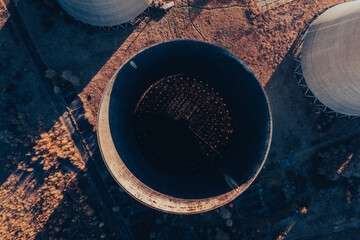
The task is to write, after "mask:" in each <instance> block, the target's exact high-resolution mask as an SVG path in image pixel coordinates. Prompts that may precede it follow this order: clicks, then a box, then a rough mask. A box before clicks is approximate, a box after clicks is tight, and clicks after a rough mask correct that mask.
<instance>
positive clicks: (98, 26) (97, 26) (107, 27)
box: [56, 0, 152, 30]
mask: <svg viewBox="0 0 360 240" xmlns="http://www.w3.org/2000/svg"><path fill="white" fill-rule="evenodd" d="M144 1H145V2H146V3H147V7H146V8H144V9H143V10H142V11H139V13H138V14H137V15H136V16H134V17H131V18H127V20H124V21H120V22H118V23H116V24H105V23H104V24H94V23H91V22H89V21H85V20H82V19H80V18H79V17H76V16H74V15H73V14H71V11H69V9H68V7H67V6H66V5H64V4H63V3H62V1H59V0H57V1H56V2H57V4H59V5H60V7H61V8H62V10H63V12H64V13H65V14H66V15H68V16H69V17H71V18H72V19H74V20H75V21H77V22H79V23H80V24H83V25H84V26H85V27H89V28H94V29H96V30H110V29H112V30H114V29H116V30H118V29H119V27H121V28H122V29H123V28H126V27H127V24H128V23H129V22H131V21H132V20H135V19H138V18H141V17H142V16H143V15H144V14H145V15H146V14H147V13H149V12H147V10H148V9H149V8H151V7H152V6H151V5H150V3H151V2H150V0H144Z"/></svg>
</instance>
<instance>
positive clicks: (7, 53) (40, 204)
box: [0, 14, 113, 240]
mask: <svg viewBox="0 0 360 240" xmlns="http://www.w3.org/2000/svg"><path fill="white" fill-rule="evenodd" d="M2 16H6V18H2V20H3V21H2V25H0V52H1V54H0V122H1V124H0V184H1V186H0V212H1V214H0V215H1V217H0V239H4V240H5V239H35V238H36V239H55V238H59V237H63V239H74V238H77V239H100V238H101V236H103V237H104V236H105V237H106V236H108V238H111V237H112V234H113V233H112V232H109V230H108V228H107V226H106V225H105V224H104V222H103V217H102V215H101V214H99V213H98V212H95V210H94V209H93V207H92V204H91V203H90V201H89V199H90V192H91V191H89V190H88V186H87V185H88V181H89V177H88V175H87V169H86V167H85V163H84V161H83V160H82V159H81V158H80V156H79V153H78V152H77V149H76V148H75V146H74V144H73V142H72V140H71V138H70V135H69V133H68V130H67V128H66V126H65V125H64V123H63V121H62V118H60V116H59V113H58V112H57V111H56V110H55V107H54V105H53V104H52V102H51V100H50V98H49V96H48V93H47V91H46V89H45V87H44V86H43V85H42V83H41V81H40V80H39V79H40V76H39V74H38V72H37V70H36V67H35V65H34V64H33V62H32V59H31V58H30V56H29V55H28V53H27V50H26V48H25V47H24V45H23V42H22V39H21V37H20V35H19V34H18V32H17V29H16V26H15V25H14V23H13V22H12V20H11V16H9V14H6V15H2Z"/></svg>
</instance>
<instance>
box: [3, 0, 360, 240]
mask: <svg viewBox="0 0 360 240" xmlns="http://www.w3.org/2000/svg"><path fill="white" fill-rule="evenodd" d="M279 2H280V1H272V2H271V4H266V5H263V4H261V1H250V0H177V1H175V7H174V8H172V9H171V10H170V11H169V12H167V13H163V12H160V11H156V10H154V9H152V10H151V11H150V13H149V15H148V16H144V17H142V18H141V21H137V22H135V23H134V25H133V26H129V27H128V28H127V29H122V30H119V31H110V32H101V31H95V30H92V29H87V28H83V27H81V26H80V25H79V24H78V23H77V22H76V21H74V20H73V19H72V18H71V17H69V16H68V15H67V14H66V13H64V12H63V10H62V9H61V8H60V7H59V6H58V5H57V3H56V1H55V0H47V1H45V0H44V1H43V0H18V1H10V0H6V1H5V2H4V1H3V0H0V17H1V19H0V120H1V121H0V239H217V240H220V239H224V240H226V239H324V240H325V239H357V238H358V231H359V227H360V219H359V214H360V210H359V207H358V206H359V203H360V198H359V196H360V189H359V187H358V186H359V171H360V168H359V166H360V165H359V163H358V161H359V159H360V158H359V154H360V153H359V150H358V147H357V145H358V142H359V139H360V137H359V134H360V132H359V130H358V129H360V128H359V127H360V121H359V119H355V120H347V119H336V118H335V117H334V116H332V115H330V116H329V115H324V114H323V113H320V112H319V111H318V110H317V109H316V108H314V107H313V106H312V105H311V103H310V102H309V101H307V100H306V99H305V98H303V96H302V92H301V91H300V89H299V88H298V87H297V84H296V79H295V77H294V74H293V73H294V67H293V56H292V49H293V48H294V43H295V41H296V39H297V37H298V36H299V34H300V32H301V31H302V30H303V29H304V27H306V25H307V24H308V23H309V22H310V20H311V19H312V18H313V17H314V16H315V15H316V14H317V13H319V12H321V11H322V10H324V9H326V8H327V7H330V6H333V5H335V4H338V3H343V2H347V1H346V0H293V1H287V2H285V3H283V4H280V3H279ZM7 9H9V10H10V11H8V10H7ZM189 38H190V39H197V40H203V41H208V42H211V43H215V44H218V45H220V46H222V47H224V48H226V49H228V50H229V51H231V52H233V53H234V54H235V55H237V56H238V57H239V58H240V59H242V60H243V61H244V62H245V63H246V64H247V65H248V66H249V68H250V69H251V70H252V71H253V72H254V73H255V75H256V76H257V77H258V79H259V81H260V82H261V83H262V85H263V86H264V88H265V90H266V93H267V95H268V97H269V101H270V105H271V108H272V114H273V121H274V135H273V143H272V147H271V151H270V155H269V158H268V160H267V164H266V166H265V169H264V170H263V171H262V172H261V174H260V175H259V176H258V178H257V180H256V181H255V182H254V184H253V185H252V186H251V187H250V188H249V189H248V190H247V191H245V192H244V193H243V194H242V195H241V196H240V197H239V198H237V199H236V200H235V201H234V202H232V203H230V204H228V205H226V206H224V207H222V208H220V209H218V210H215V211H212V212H209V213H205V214H201V215H194V216H186V217H184V216H177V215H168V214H162V213H160V212H156V211H153V210H151V209H149V208H147V207H145V206H142V205H140V204H139V203H137V202H136V201H134V200H133V199H131V198H130V197H129V196H128V195H127V194H126V193H124V192H123V191H122V190H121V189H120V188H119V187H118V185H117V184H116V183H115V182H114V180H112V178H111V176H109V174H108V172H107V170H106V168H105V167H104V166H103V165H104V164H103V162H102V160H101V156H100V154H99V152H97V151H96V150H94V149H96V135H95V131H96V119H97V112H98V107H99V103H100V100H101V96H102V92H103V91H104V89H105V87H106V84H107V83H108V81H109V80H110V78H111V77H112V76H113V75H114V74H115V73H116V70H117V69H118V68H119V67H120V66H121V65H122V64H123V63H124V62H125V61H127V60H128V59H129V58H130V57H131V56H132V55H134V54H136V53H137V52H138V51H140V50H142V49H144V48H146V47H148V46H151V45H153V44H155V43H159V42H162V41H168V40H172V39H189ZM334 159H336V161H334ZM101 186H103V187H101Z"/></svg>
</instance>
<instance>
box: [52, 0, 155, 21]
mask: <svg viewBox="0 0 360 240" xmlns="http://www.w3.org/2000/svg"><path fill="white" fill-rule="evenodd" d="M57 1H58V2H59V4H60V5H61V6H62V7H63V8H64V9H65V11H66V12H67V13H69V14H70V15H71V16H73V17H74V18H75V19H77V20H79V21H82V22H84V23H87V24H90V25H94V26H99V27H110V26H116V25H119V24H122V23H126V22H128V21H130V20H132V19H134V18H135V17H137V16H138V15H140V14H141V13H142V12H143V11H144V10H145V9H146V8H148V7H149V2H150V0H101V1H100V0H57Z"/></svg>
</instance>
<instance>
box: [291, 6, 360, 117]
mask: <svg viewBox="0 0 360 240" xmlns="http://www.w3.org/2000/svg"><path fill="white" fill-rule="evenodd" d="M299 62H300V63H301V65H299V66H298V67H297V69H296V72H295V73H297V74H298V75H300V78H299V79H298V80H299V84H300V86H302V87H305V88H306V92H305V93H306V94H307V95H309V96H310V97H313V98H314V99H315V100H314V101H315V102H317V104H318V105H323V109H324V110H326V111H330V112H336V113H338V114H340V115H342V116H360V1H354V2H348V3H343V4H340V5H336V6H334V7H332V8H329V9H328V10H326V11H325V12H323V13H322V14H321V15H320V16H318V17H317V18H316V20H315V21H313V22H312V24H311V25H310V27H309V28H308V30H307V32H306V34H305V38H304V41H303V46H302V51H301V61H299Z"/></svg>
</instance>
